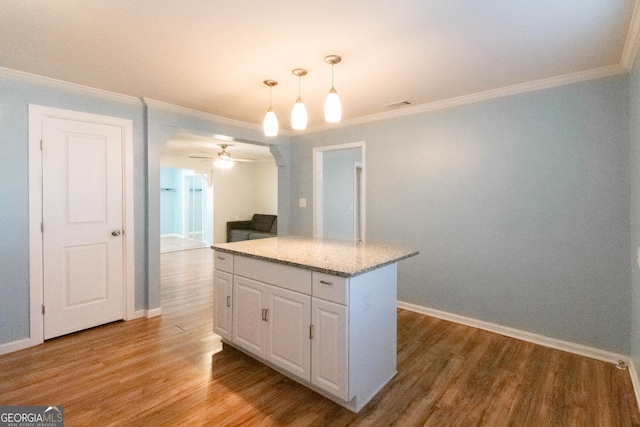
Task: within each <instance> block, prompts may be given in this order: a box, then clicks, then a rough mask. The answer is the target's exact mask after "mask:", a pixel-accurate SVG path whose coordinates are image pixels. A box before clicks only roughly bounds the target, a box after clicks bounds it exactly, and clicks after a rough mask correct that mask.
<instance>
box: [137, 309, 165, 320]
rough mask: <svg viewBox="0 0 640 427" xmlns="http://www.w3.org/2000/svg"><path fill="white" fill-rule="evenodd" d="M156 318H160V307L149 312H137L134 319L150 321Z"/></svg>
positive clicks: (143, 310)
mask: <svg viewBox="0 0 640 427" xmlns="http://www.w3.org/2000/svg"><path fill="white" fill-rule="evenodd" d="M156 316H162V307H158V308H153V309H151V310H146V309H142V310H137V311H136V317H135V319H140V318H142V317H145V318H147V319H150V318H152V317H156Z"/></svg>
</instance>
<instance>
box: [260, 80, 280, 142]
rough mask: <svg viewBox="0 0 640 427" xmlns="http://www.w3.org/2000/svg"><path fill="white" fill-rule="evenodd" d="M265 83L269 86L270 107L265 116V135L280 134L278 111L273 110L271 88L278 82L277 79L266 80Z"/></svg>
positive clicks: (263, 125) (263, 123) (263, 124)
mask: <svg viewBox="0 0 640 427" xmlns="http://www.w3.org/2000/svg"><path fill="white" fill-rule="evenodd" d="M263 83H264V84H266V85H267V86H269V109H268V110H267V114H266V115H265V116H264V121H263V122H262V127H263V129H264V134H265V136H276V135H278V118H277V117H276V113H274V112H273V108H271V90H272V89H273V87H274V86H275V85H277V84H278V82H277V81H275V80H265V81H264V82H263Z"/></svg>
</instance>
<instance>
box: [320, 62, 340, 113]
mask: <svg viewBox="0 0 640 427" xmlns="http://www.w3.org/2000/svg"><path fill="white" fill-rule="evenodd" d="M324 60H325V61H327V62H328V63H329V64H331V90H330V91H329V95H327V100H326V101H325V102H324V119H325V120H326V121H327V122H329V123H337V122H339V121H340V120H341V119H342V103H341V102H340V98H339V97H338V92H337V91H336V90H335V88H334V87H333V66H334V65H335V64H337V63H338V62H340V61H341V60H342V58H340V57H339V56H338V55H329V56H327V57H325V58H324Z"/></svg>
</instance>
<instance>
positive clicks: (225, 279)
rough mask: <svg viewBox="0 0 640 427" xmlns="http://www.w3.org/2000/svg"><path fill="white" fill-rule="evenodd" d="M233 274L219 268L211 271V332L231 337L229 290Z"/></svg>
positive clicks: (230, 290) (231, 286) (231, 285)
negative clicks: (212, 313)
mask: <svg viewBox="0 0 640 427" xmlns="http://www.w3.org/2000/svg"><path fill="white" fill-rule="evenodd" d="M232 289H233V276H232V275H231V274H229V273H225V272H223V271H220V270H215V271H214V272H213V304H214V315H213V332H215V333H216V334H218V335H220V336H221V337H222V338H227V339H231V296H232V295H231V292H232Z"/></svg>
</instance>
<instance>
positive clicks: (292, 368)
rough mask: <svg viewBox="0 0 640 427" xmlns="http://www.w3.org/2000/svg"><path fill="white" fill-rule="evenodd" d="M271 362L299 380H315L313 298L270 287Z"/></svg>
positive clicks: (269, 347) (269, 333)
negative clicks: (310, 331) (310, 332)
mask: <svg viewBox="0 0 640 427" xmlns="http://www.w3.org/2000/svg"><path fill="white" fill-rule="evenodd" d="M268 289H269V293H268V297H267V299H268V307H269V308H268V310H269V311H268V315H267V331H268V332H267V352H268V355H267V359H268V360H269V361H271V362H273V363H274V364H276V365H278V366H280V367H281V368H284V369H286V370H287V371H289V372H291V373H292V374H294V375H297V376H298V377H300V378H302V379H304V380H306V381H310V380H311V340H310V336H309V327H310V324H311V297H310V296H309V295H304V294H301V293H298V292H293V291H289V290H286V289H282V288H276V287H273V286H269V287H268Z"/></svg>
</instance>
